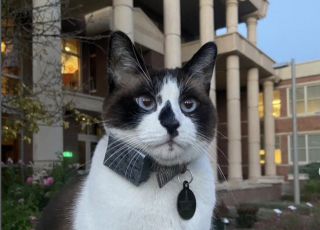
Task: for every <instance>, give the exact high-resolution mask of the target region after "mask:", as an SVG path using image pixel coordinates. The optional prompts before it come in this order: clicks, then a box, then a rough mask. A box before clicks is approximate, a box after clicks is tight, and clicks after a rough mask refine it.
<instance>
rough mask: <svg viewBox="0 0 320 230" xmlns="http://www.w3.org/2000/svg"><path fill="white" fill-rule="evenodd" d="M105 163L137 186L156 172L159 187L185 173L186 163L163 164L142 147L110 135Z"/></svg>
mask: <svg viewBox="0 0 320 230" xmlns="http://www.w3.org/2000/svg"><path fill="white" fill-rule="evenodd" d="M103 164H104V165H105V166H107V167H108V168H110V169H111V170H113V171H114V172H116V173H117V174H119V175H121V176H122V177H124V178H125V179H127V180H128V181H130V182H132V183H133V184H135V185H136V186H139V185H140V183H142V182H145V181H147V180H148V179H149V177H150V173H151V172H155V173H156V176H157V181H158V185H159V188H162V187H163V186H164V185H166V184H167V183H168V182H169V181H170V180H172V179H173V178H174V177H175V176H177V175H178V174H180V173H184V171H185V170H186V165H185V164H183V165H173V166H163V165H160V164H158V163H157V162H156V161H155V160H154V159H153V158H151V157H150V156H148V155H147V154H146V153H145V152H143V151H142V150H141V149H137V148H134V147H132V146H131V145H129V144H127V143H125V142H123V141H122V140H120V139H114V138H112V137H111V136H109V141H108V148H107V150H106V155H105V158H104V161H103Z"/></svg>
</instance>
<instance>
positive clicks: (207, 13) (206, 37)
mask: <svg viewBox="0 0 320 230" xmlns="http://www.w3.org/2000/svg"><path fill="white" fill-rule="evenodd" d="M199 6H200V42H201V45H204V44H205V43H207V42H211V41H214V34H215V33H214V2H213V0H200V1H199ZM210 98H211V101H212V103H213V104H214V105H215V107H216V109H217V106H216V105H217V103H216V74H215V70H214V71H213V73H212V79H211V87H210ZM216 135H217V134H216ZM209 154H210V156H211V165H212V168H213V170H214V172H215V177H216V180H217V178H218V171H217V168H218V167H217V165H218V158H217V138H214V140H213V141H212V142H211V143H210V152H209Z"/></svg>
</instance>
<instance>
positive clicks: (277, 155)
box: [274, 136, 282, 164]
mask: <svg viewBox="0 0 320 230" xmlns="http://www.w3.org/2000/svg"><path fill="white" fill-rule="evenodd" d="M281 158H282V157H281V147H280V136H276V139H275V150H274V162H275V163H276V164H281Z"/></svg>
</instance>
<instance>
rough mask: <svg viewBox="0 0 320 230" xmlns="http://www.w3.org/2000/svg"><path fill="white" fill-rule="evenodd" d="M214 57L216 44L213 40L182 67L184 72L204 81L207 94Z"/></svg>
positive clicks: (215, 55) (215, 56)
mask: <svg viewBox="0 0 320 230" xmlns="http://www.w3.org/2000/svg"><path fill="white" fill-rule="evenodd" d="M216 58H217V46H216V44H215V43H214V42H208V43H206V44H204V45H203V46H202V47H201V48H200V50H198V52H197V53H196V54H194V55H193V57H192V58H191V60H190V61H189V62H187V64H185V66H183V67H182V71H183V72H184V74H187V75H188V76H189V77H194V78H197V79H199V80H201V81H202V82H203V83H204V85H205V89H206V92H207V94H208V95H209V91H210V83H211V78H212V73H213V68H214V65H215V61H216Z"/></svg>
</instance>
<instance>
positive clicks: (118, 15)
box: [113, 0, 134, 41]
mask: <svg viewBox="0 0 320 230" xmlns="http://www.w3.org/2000/svg"><path fill="white" fill-rule="evenodd" d="M132 8H133V0H113V29H114V30H115V31H116V30H121V31H122V32H124V33H126V34H127V35H128V37H129V38H130V39H131V40H132V41H134V36H133V35H134V34H133V13H132Z"/></svg>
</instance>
